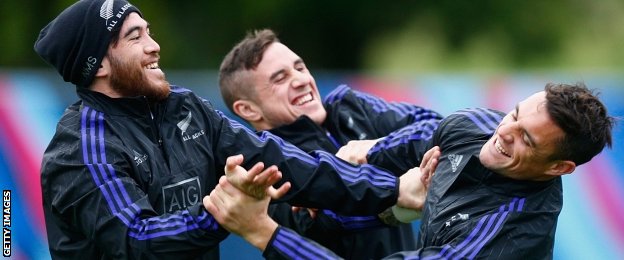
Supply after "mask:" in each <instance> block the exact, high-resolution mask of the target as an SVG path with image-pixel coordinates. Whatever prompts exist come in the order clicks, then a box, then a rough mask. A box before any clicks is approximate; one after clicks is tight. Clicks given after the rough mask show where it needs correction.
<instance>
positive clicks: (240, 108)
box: [232, 99, 262, 123]
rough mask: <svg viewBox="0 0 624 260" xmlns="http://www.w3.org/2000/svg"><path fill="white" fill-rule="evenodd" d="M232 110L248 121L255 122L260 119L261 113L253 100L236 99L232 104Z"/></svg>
mask: <svg viewBox="0 0 624 260" xmlns="http://www.w3.org/2000/svg"><path fill="white" fill-rule="evenodd" d="M232 110H234V113H235V114H236V115H238V116H240V117H241V118H242V119H244V120H245V121H247V122H249V123H253V122H256V121H258V120H260V119H262V113H261V112H260V108H258V106H256V104H254V103H253V102H251V101H249V100H240V99H239V100H236V101H234V104H232Z"/></svg>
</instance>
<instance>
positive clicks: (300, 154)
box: [215, 110, 318, 166]
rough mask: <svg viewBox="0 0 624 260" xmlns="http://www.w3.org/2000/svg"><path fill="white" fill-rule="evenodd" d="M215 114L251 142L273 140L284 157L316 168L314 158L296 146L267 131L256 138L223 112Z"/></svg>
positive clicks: (316, 163) (263, 142)
mask: <svg viewBox="0 0 624 260" xmlns="http://www.w3.org/2000/svg"><path fill="white" fill-rule="evenodd" d="M215 111H216V110H215ZM216 112H217V114H219V115H220V116H221V117H222V118H224V119H226V120H227V121H228V122H229V123H230V125H232V127H233V128H234V129H235V130H239V131H245V132H247V133H248V134H249V137H250V138H252V141H256V142H258V143H260V144H266V143H268V141H269V140H273V141H274V142H276V143H277V144H278V145H279V146H280V148H281V149H280V150H281V151H282V154H283V155H284V156H286V157H291V158H297V159H299V160H301V161H303V162H306V163H308V164H310V165H313V166H318V162H317V161H316V160H314V158H312V157H311V156H310V155H308V154H307V153H305V152H304V151H301V150H300V149H299V148H297V147H296V146H294V145H292V144H290V143H288V142H284V140H282V139H281V138H279V137H278V136H275V135H273V134H271V133H270V132H268V131H262V133H261V134H260V136H258V135H256V133H254V132H253V131H251V130H250V129H249V128H247V127H245V126H244V125H242V124H240V123H239V122H237V121H235V120H232V119H230V118H229V117H227V116H226V115H225V114H223V112H221V111H216Z"/></svg>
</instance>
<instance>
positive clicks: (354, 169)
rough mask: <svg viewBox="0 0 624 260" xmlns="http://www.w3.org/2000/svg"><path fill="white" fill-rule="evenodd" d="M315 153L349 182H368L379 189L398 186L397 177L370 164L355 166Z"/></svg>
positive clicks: (326, 154)
mask: <svg viewBox="0 0 624 260" xmlns="http://www.w3.org/2000/svg"><path fill="white" fill-rule="evenodd" d="M315 152H316V154H318V155H319V159H320V161H325V162H328V163H329V164H330V165H332V166H333V167H334V169H336V170H337V171H338V173H340V177H341V178H342V179H343V180H345V181H347V182H350V183H355V182H358V181H367V182H369V183H371V184H373V185H375V186H378V187H379V186H386V187H390V188H394V187H395V186H396V177H395V176H394V175H392V174H390V173H388V172H386V171H384V170H381V169H379V168H376V167H374V166H372V165H370V164H361V165H357V166H354V165H352V164H350V163H348V162H346V161H343V160H341V159H338V158H337V157H335V156H333V155H332V154H330V153H327V152H325V151H315Z"/></svg>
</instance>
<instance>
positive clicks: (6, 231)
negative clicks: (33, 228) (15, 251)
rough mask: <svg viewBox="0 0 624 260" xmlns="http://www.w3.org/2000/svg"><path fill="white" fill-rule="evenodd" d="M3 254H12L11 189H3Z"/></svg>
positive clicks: (6, 255)
mask: <svg viewBox="0 0 624 260" xmlns="http://www.w3.org/2000/svg"><path fill="white" fill-rule="evenodd" d="M2 255H3V256H5V257H9V256H11V190H3V191H2Z"/></svg>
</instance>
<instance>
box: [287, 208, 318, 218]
mask: <svg viewBox="0 0 624 260" xmlns="http://www.w3.org/2000/svg"><path fill="white" fill-rule="evenodd" d="M291 209H292V211H293V212H299V211H300V210H302V209H305V210H307V211H308V214H309V215H310V218H312V219H315V218H316V215H317V212H318V209H311V208H303V207H295V206H293V207H292V208H291Z"/></svg>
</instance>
